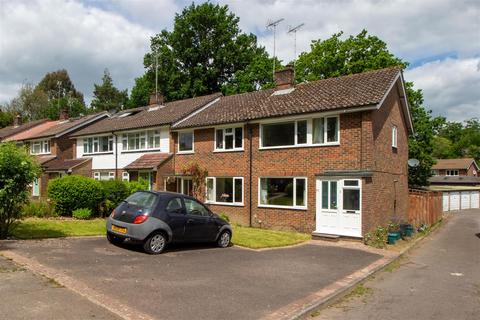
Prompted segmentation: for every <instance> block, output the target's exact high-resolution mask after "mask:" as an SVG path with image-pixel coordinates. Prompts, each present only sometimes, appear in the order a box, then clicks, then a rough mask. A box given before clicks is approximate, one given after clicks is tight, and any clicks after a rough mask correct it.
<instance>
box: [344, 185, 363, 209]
mask: <svg viewBox="0 0 480 320" xmlns="http://www.w3.org/2000/svg"><path fill="white" fill-rule="evenodd" d="M343 209H344V210H360V190H358V189H353V190H352V189H343Z"/></svg>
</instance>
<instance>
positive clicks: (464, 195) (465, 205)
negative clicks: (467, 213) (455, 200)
mask: <svg viewBox="0 0 480 320" xmlns="http://www.w3.org/2000/svg"><path fill="white" fill-rule="evenodd" d="M460 209H462V210H466V209H470V191H462V192H461V193H460Z"/></svg>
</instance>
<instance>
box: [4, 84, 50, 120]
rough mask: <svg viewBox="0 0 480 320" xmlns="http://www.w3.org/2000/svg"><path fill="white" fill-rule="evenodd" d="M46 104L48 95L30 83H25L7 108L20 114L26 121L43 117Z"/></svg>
mask: <svg viewBox="0 0 480 320" xmlns="http://www.w3.org/2000/svg"><path fill="white" fill-rule="evenodd" d="M48 104H49V101H48V96H47V95H46V94H45V92H43V91H42V90H40V89H38V88H36V87H35V86H34V85H32V84H31V83H25V84H23V86H22V88H20V91H19V92H18V95H17V97H15V98H13V99H12V101H11V102H10V104H9V106H8V108H9V110H10V111H11V112H13V113H16V114H21V115H22V116H23V117H25V118H26V120H27V121H28V120H30V121H31V120H38V119H42V118H44V117H45V110H46V109H47V107H48Z"/></svg>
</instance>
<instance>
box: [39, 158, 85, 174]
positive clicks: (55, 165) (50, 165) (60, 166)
mask: <svg viewBox="0 0 480 320" xmlns="http://www.w3.org/2000/svg"><path fill="white" fill-rule="evenodd" d="M91 160H92V159H90V158H88V159H86V158H84V159H70V160H61V159H55V160H52V161H48V162H47V163H45V164H44V165H43V169H44V170H45V171H68V170H70V169H73V168H74V167H76V166H78V165H80V164H82V163H85V162H87V161H91Z"/></svg>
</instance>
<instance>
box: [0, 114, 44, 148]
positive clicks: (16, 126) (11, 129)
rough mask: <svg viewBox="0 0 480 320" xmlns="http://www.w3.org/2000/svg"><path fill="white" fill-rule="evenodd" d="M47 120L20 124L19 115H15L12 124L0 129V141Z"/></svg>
mask: <svg viewBox="0 0 480 320" xmlns="http://www.w3.org/2000/svg"><path fill="white" fill-rule="evenodd" d="M47 121H48V119H42V120H36V121H31V122H28V123H24V124H22V121H21V117H20V115H17V116H16V117H15V119H14V123H13V125H11V126H8V127H4V128H1V129H0V142H2V141H5V140H6V139H7V138H8V137H10V136H13V135H16V134H18V133H20V132H23V131H25V130H28V129H30V128H33V127H35V126H37V125H40V124H42V123H44V122H47Z"/></svg>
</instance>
